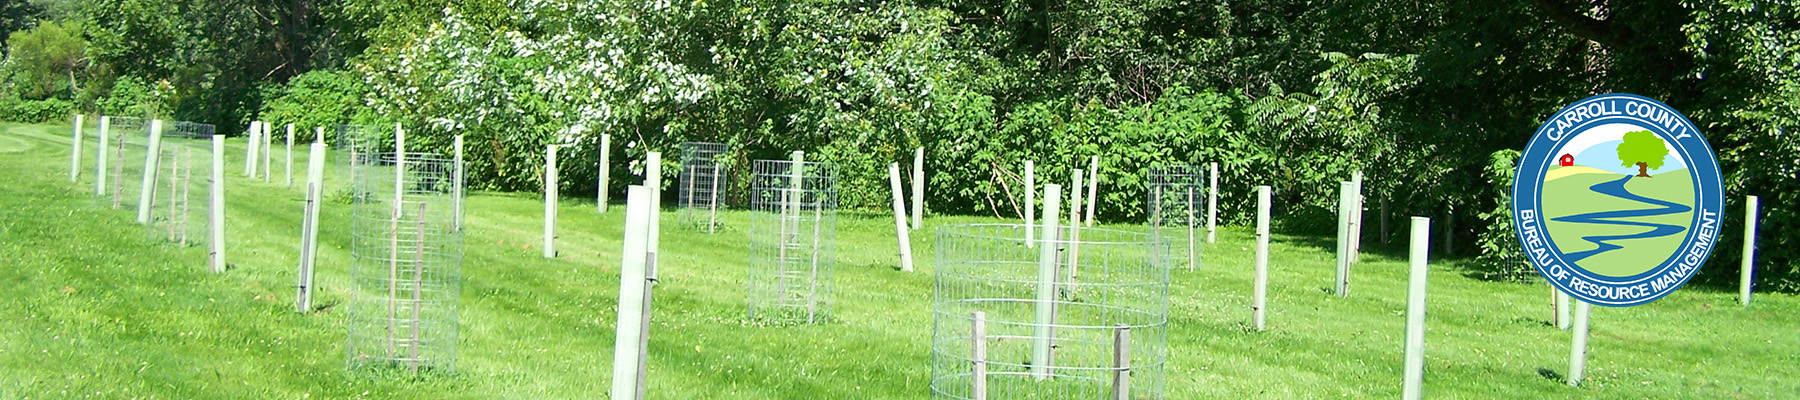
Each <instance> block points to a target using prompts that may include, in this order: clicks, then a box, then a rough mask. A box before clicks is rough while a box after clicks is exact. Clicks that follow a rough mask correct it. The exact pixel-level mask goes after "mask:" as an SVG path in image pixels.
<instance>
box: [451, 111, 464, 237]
mask: <svg viewBox="0 0 1800 400" xmlns="http://www.w3.org/2000/svg"><path fill="white" fill-rule="evenodd" d="M455 141H456V143H455V144H453V145H452V147H455V148H456V150H455V151H456V159H455V160H456V161H455V162H456V165H454V167H455V168H456V171H454V172H453V173H454V174H455V175H453V176H452V177H451V179H453V180H452V181H451V182H450V184H451V185H452V186H451V187H450V190H451V192H452V193H451V196H452V197H451V198H450V213H451V214H450V229H451V230H454V231H457V232H462V228H463V190H464V189H463V186H464V183H465V182H464V180H463V179H464V175H463V174H464V171H465V167H464V164H463V135H456V140H455Z"/></svg>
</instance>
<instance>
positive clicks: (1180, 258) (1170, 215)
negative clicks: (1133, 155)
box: [1144, 165, 1206, 270]
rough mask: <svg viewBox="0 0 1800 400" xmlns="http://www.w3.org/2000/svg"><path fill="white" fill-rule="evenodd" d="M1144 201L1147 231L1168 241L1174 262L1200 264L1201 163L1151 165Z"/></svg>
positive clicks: (1202, 223)
mask: <svg viewBox="0 0 1800 400" xmlns="http://www.w3.org/2000/svg"><path fill="white" fill-rule="evenodd" d="M1147 175H1149V182H1148V183H1149V184H1148V185H1147V186H1146V187H1145V188H1144V189H1145V192H1146V193H1145V194H1146V195H1147V196H1149V199H1148V201H1146V202H1144V204H1145V206H1146V208H1147V210H1146V213H1145V215H1146V217H1147V219H1148V221H1146V222H1147V224H1148V225H1149V226H1150V232H1151V233H1152V234H1155V235H1157V236H1160V237H1162V238H1164V239H1167V240H1168V241H1169V245H1170V253H1171V254H1170V255H1169V256H1170V258H1171V259H1172V262H1173V263H1174V265H1177V266H1186V267H1187V269H1188V270H1194V269H1196V268H1200V265H1201V246H1200V244H1199V242H1200V241H1204V240H1206V231H1205V229H1206V227H1205V225H1206V209H1205V208H1204V206H1205V205H1206V183H1205V179H1204V178H1205V176H1204V175H1203V171H1202V170H1201V169H1200V167H1196V166H1192V165H1168V166H1155V167H1150V170H1149V173H1148V174H1147Z"/></svg>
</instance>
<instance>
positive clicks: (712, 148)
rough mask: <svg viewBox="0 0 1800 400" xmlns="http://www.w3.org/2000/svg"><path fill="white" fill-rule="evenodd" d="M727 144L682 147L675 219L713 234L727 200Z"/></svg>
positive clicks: (685, 145)
mask: <svg viewBox="0 0 1800 400" xmlns="http://www.w3.org/2000/svg"><path fill="white" fill-rule="evenodd" d="M725 162H726V160H725V145H724V144H721V143H702V142H686V143H682V144H681V188H680V190H681V196H680V197H679V198H678V201H679V202H680V203H679V205H680V209H679V210H677V215H676V219H677V220H679V221H680V223H681V225H682V226H686V227H690V228H695V229H698V230H702V231H706V232H708V233H710V232H714V230H715V229H717V228H718V224H719V208H720V207H722V206H724V204H723V202H724V201H725V193H724V192H725V190H724V189H725V187H726V186H725V185H726V182H725V178H726V176H725V167H726V166H725Z"/></svg>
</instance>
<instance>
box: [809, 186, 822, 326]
mask: <svg viewBox="0 0 1800 400" xmlns="http://www.w3.org/2000/svg"><path fill="white" fill-rule="evenodd" d="M814 199H815V200H813V223H812V226H813V240H812V251H811V252H810V254H811V255H812V271H811V272H810V273H808V274H807V275H806V323H808V324H810V323H814V322H816V320H815V319H814V316H815V314H816V311H818V307H819V229H820V228H821V227H820V225H822V224H821V222H824V220H825V209H824V208H823V207H821V205H822V204H820V202H819V200H818V197H817V196H815V197H814Z"/></svg>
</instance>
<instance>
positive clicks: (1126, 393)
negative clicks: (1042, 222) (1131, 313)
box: [1089, 203, 1131, 400]
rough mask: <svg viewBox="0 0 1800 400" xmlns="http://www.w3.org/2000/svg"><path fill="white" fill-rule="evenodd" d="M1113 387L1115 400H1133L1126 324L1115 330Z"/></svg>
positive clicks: (1128, 338)
mask: <svg viewBox="0 0 1800 400" xmlns="http://www.w3.org/2000/svg"><path fill="white" fill-rule="evenodd" d="M1089 204H1092V203H1089ZM1112 387H1113V392H1112V399H1113V400H1128V399H1130V398H1131V327H1130V326H1126V325H1125V324H1119V325H1118V326H1116V327H1114V328H1113V373H1112Z"/></svg>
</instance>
